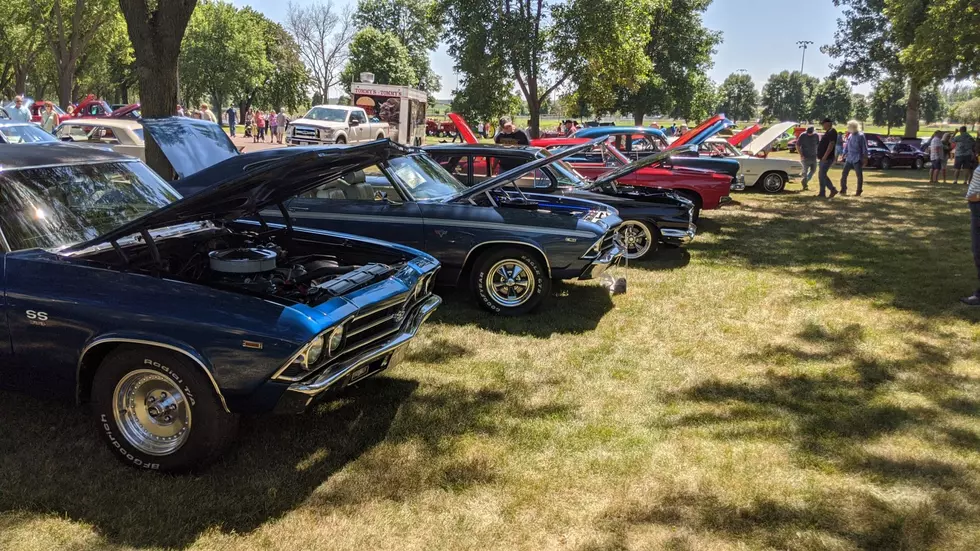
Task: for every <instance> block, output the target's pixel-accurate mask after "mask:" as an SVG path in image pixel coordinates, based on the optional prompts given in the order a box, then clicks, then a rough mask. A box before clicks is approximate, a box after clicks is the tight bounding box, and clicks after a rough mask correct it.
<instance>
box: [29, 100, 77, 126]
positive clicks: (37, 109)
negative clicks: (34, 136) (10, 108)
mask: <svg viewBox="0 0 980 551" xmlns="http://www.w3.org/2000/svg"><path fill="white" fill-rule="evenodd" d="M51 104H52V105H54V112H55V113H56V114H57V121H58V122H57V123H56V124H55V126H57V125H58V124H61V121H62V120H63V119H67V118H69V116H68V113H65V112H64V110H62V109H61V108H60V107H58V104H57V103H55V102H53V101H52V102H51ZM27 108H28V109H30V111H31V122H36V123H38V124H41V112H42V111H44V100H38V101H35V102H33V103H28V105H27Z"/></svg>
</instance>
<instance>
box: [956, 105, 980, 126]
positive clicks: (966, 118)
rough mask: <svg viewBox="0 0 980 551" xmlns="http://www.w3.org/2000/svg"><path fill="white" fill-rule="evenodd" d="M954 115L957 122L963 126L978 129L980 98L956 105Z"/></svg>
mask: <svg viewBox="0 0 980 551" xmlns="http://www.w3.org/2000/svg"><path fill="white" fill-rule="evenodd" d="M953 114H954V116H955V117H956V119H957V120H959V121H960V122H962V123H963V124H969V125H971V126H973V128H974V129H975V128H976V125H977V123H978V122H980V98H973V99H968V100H966V101H962V102H960V103H958V104H956V107H955V108H954V109H953Z"/></svg>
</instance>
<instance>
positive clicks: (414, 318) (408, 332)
mask: <svg viewBox="0 0 980 551" xmlns="http://www.w3.org/2000/svg"><path fill="white" fill-rule="evenodd" d="M440 304H442V299H441V298H439V297H438V296H436V295H432V296H430V297H429V298H427V299H425V300H424V301H422V303H421V304H420V305H419V306H417V307H416V310H415V311H414V312H413V313H411V314H409V316H408V317H407V318H406V319H405V321H404V322H403V324H402V328H401V331H400V332H399V333H398V334H397V335H395V336H394V337H393V338H391V339H389V340H388V341H385V342H383V343H381V344H379V345H377V346H375V347H373V348H369V349H367V350H365V351H364V352H362V353H361V354H359V355H357V356H355V357H353V358H351V359H349V360H347V361H345V362H343V363H341V364H339V365H334V366H331V367H330V368H329V369H328V371H326V372H324V373H321V374H320V375H319V376H317V377H316V378H315V379H313V380H312V381H301V382H298V383H293V384H291V385H289V387H288V388H287V389H286V394H290V393H298V394H303V395H306V397H307V398H306V404H304V406H305V405H308V404H309V402H310V401H311V400H312V399H313V398H314V397H315V396H316V395H317V394H320V393H321V392H323V391H325V390H327V389H328V388H330V387H332V386H334V385H335V384H336V383H337V382H339V381H341V380H343V379H344V377H346V376H348V375H350V374H351V373H354V372H355V371H357V369H358V368H361V367H364V366H365V365H367V364H370V363H371V362H374V361H376V360H379V359H382V358H384V357H385V356H388V355H390V354H393V353H394V352H396V351H398V350H399V349H400V348H402V347H403V346H405V345H407V344H408V343H409V342H410V341H411V340H412V339H413V338H414V337H415V335H416V334H417V333H418V331H419V327H421V326H422V323H423V322H424V321H425V320H427V319H428V318H429V316H431V315H432V313H433V312H435V310H436V308H438V307H439V305H440ZM377 371H380V369H378V370H376V371H375V372H377ZM358 379H360V377H359V378H358ZM349 382H355V381H349ZM280 401H281V400H280Z"/></svg>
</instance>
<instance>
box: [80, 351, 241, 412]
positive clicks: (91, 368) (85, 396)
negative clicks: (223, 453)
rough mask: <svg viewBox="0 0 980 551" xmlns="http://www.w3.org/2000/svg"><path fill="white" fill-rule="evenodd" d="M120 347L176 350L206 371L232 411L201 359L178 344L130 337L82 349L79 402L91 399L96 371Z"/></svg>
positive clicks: (213, 385)
mask: <svg viewBox="0 0 980 551" xmlns="http://www.w3.org/2000/svg"><path fill="white" fill-rule="evenodd" d="M119 347H127V348H135V349H138V348H160V349H164V350H171V351H173V352H176V353H177V354H178V355H182V356H186V357H187V358H188V359H190V360H191V361H192V362H193V363H195V364H197V366H198V368H199V369H200V370H201V371H203V372H204V374H205V375H206V376H207V377H208V379H210V380H211V386H212V388H214V393H215V395H216V396H217V397H218V399H219V400H220V401H221V405H222V407H224V410H225V411H226V412H228V413H231V410H230V409H228V403H227V402H226V401H225V397H224V394H222V393H221V389H220V388H218V382H217V381H215V380H214V375H212V374H211V372H210V371H208V369H207V368H206V367H205V366H204V364H203V363H201V360H200V359H198V358H197V357H195V356H194V355H193V354H191V353H189V352H187V351H186V350H183V349H181V348H178V347H176V346H171V345H168V344H164V343H153V342H150V341H139V340H130V339H119V340H107V341H106V342H101V343H97V344H95V345H94V346H92V347H91V348H87V349H85V350H83V351H82V354H83V355H82V358H81V360H79V362H78V376H77V380H76V391H75V394H76V396H75V399H76V401H77V402H78V403H79V404H83V403H86V402H88V401H89V397H90V396H91V395H92V381H93V380H94V379H95V372H96V371H98V370H99V366H100V365H102V362H103V361H105V359H106V357H108V356H109V354H111V353H112V352H113V351H115V350H117V349H119Z"/></svg>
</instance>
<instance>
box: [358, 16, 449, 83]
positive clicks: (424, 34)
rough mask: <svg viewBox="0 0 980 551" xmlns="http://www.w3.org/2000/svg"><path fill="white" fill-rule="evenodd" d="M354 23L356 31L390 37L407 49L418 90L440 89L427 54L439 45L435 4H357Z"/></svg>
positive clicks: (439, 33)
mask: <svg viewBox="0 0 980 551" xmlns="http://www.w3.org/2000/svg"><path fill="white" fill-rule="evenodd" d="M356 21H357V24H358V28H359V29H364V28H366V27H368V26H370V27H374V28H375V29H378V30H379V31H381V32H387V33H391V34H393V35H395V36H397V37H398V40H400V41H401V43H402V44H403V45H404V46H405V47H406V48H407V49H408V55H409V57H410V58H411V62H412V69H413V70H414V71H415V76H416V79H417V82H412V83H410V84H411V85H412V86H417V87H418V88H419V90H424V91H426V92H430V93H431V92H435V91H436V90H438V89H439V75H437V74H436V73H435V71H433V70H432V67H431V66H430V64H429V54H430V53H432V51H434V50H435V49H436V46H437V45H438V44H439V36H440V35H441V34H442V18H441V14H440V12H439V9H438V5H437V3H436V1H435V0H360V1H359V2H358V3H357V17H356Z"/></svg>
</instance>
